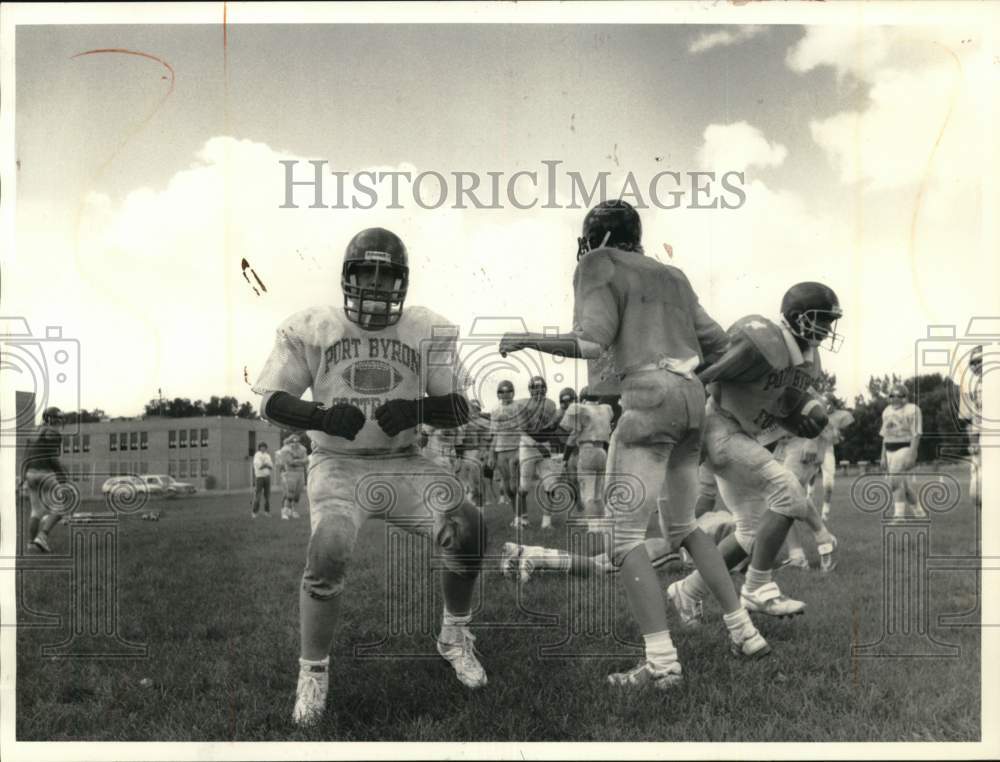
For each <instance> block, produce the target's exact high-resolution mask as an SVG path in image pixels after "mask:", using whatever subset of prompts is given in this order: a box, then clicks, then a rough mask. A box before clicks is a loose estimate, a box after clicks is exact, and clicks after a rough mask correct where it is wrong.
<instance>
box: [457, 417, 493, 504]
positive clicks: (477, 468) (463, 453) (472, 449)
mask: <svg viewBox="0 0 1000 762" xmlns="http://www.w3.org/2000/svg"><path fill="white" fill-rule="evenodd" d="M469 410H470V413H469V422H468V423H466V424H465V426H463V427H462V430H461V432H460V434H459V436H458V438H457V440H456V441H458V442H459V445H458V446H457V451H458V458H459V461H458V478H459V481H461V482H462V485H463V486H464V487H465V494H466V495H467V496H468V497H469V499H470V500H472V502H473V503H474V504H475V505H477V506H479V507H482V505H483V462H484V461H485V459H486V454H487V451H488V449H489V445H490V420H489V418H488V417H486V416H485V415H484V414H483V412H482V406H481V405H480V404H479V402H478V400H470V402H469Z"/></svg>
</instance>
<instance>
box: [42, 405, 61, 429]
mask: <svg viewBox="0 0 1000 762" xmlns="http://www.w3.org/2000/svg"><path fill="white" fill-rule="evenodd" d="M42 423H44V424H45V425H46V426H62V424H63V413H62V410H60V409H59V408H57V407H47V408H45V410H43V411H42Z"/></svg>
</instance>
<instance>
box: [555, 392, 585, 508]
mask: <svg viewBox="0 0 1000 762" xmlns="http://www.w3.org/2000/svg"><path fill="white" fill-rule="evenodd" d="M576 401H577V397H576V390H575V389H574V388H573V387H571V386H567V387H566V388H564V389H563V390H562V391H561V392H559V409H560V410H562V412H563V420H565V416H566V411H567V410H569V408H570V407H571V406H572V405H574V404H575V403H576ZM559 426H560V428H562V429H565V428H566V427H565V426H563V425H562V423H561V422H560V424H559ZM578 456H579V453H578V452H577V448H576V432H575V431H569V432H568V434H567V435H566V437H565V439H564V441H563V447H562V458H563V464H564V469H565V470H564V479H565V480H566V484H568V485H569V487H570V489H571V490H572V491H573V502H574V508H576V509H577V510H583V504H582V503H581V502H580V483H579V482H578V481H577V475H576V464H577V458H578Z"/></svg>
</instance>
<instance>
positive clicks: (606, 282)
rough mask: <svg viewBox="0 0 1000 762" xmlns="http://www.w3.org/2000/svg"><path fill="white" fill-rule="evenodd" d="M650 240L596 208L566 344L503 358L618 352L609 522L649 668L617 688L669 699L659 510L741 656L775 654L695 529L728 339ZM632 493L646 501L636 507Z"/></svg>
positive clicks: (522, 341)
mask: <svg viewBox="0 0 1000 762" xmlns="http://www.w3.org/2000/svg"><path fill="white" fill-rule="evenodd" d="M641 237H642V225H641V222H640V219H639V214H638V213H637V212H636V211H635V209H634V208H632V206H630V205H629V204H627V203H625V202H624V201H620V200H618V201H606V202H602V203H601V204H599V205H597V206H596V207H595V208H593V209H591V210H590V211H589V212H588V213H587V215H586V217H585V218H584V222H583V234H582V236H581V237H580V239H579V241H578V243H579V248H578V252H577V260H578V263H577V267H576V272H575V273H574V275H573V286H574V292H575V293H574V296H575V302H574V330H573V331H571V332H570V333H568V334H564V335H562V336H547V335H545V334H538V333H529V334H507V335H505V336H504V337H503V339H502V340H501V343H500V352H501V354H506V353H508V352H514V351H517V350H520V349H535V350H537V351H542V352H549V353H552V354H556V355H562V356H564V357H577V358H579V357H582V358H586V359H597V358H599V357H601V355H602V354H603V353H605V352H609V354H610V357H612V358H613V365H614V372H615V373H617V375H618V377H619V378H620V380H621V386H620V389H621V407H622V415H621V418H620V420H619V421H618V425H617V426H616V427H615V430H614V433H613V434H612V438H611V447H610V450H609V452H608V465H607V484H606V487H605V490H606V493H607V497H606V500H605V511H606V513H607V515H609V516H610V518H611V520H612V521H613V523H614V531H613V533H612V538H613V540H612V542H613V544H612V547H611V548H610V555H611V559H612V562H613V563H614V564H615V566H618V567H620V572H621V579H622V582H623V584H624V586H625V591H626V595H627V598H628V601H629V607H630V609H631V611H632V615H633V616H634V617H635V619H636V620H637V622H638V625H639V630H640V632H641V633H642V635H643V639H644V641H645V658H644V659H643V661H642V662H641V663H640V664H639V665H638V666H636V667H635V668H633V669H631V670H629V671H627V672H622V673H616V674H613V675H610V676H609V678H608V680H609V682H610V683H611V684H612V685H616V686H621V687H626V688H634V687H641V686H645V685H650V686H653V687H656V688H659V689H669V688H670V687H672V686H674V685H676V684H678V683H679V682H681V680H682V677H681V673H682V670H681V664H680V661H679V660H678V655H677V650H676V649H675V647H674V644H673V640H672V639H671V636H670V630H669V627H668V623H667V611H666V606H665V604H664V601H663V594H662V591H661V590H660V584H659V578H658V577H657V575H656V571H655V570H654V569H653V565H652V564H651V563H650V558H649V553H648V551H647V550H646V546H645V544H644V543H643V540H644V539H645V535H646V529H647V526H648V524H649V519H650V517H651V515H652V513H653V511H654V510H659V512H660V515H661V517H662V525H663V528H664V529H666V534H665V537H666V539H667V542H668V543H669V544H670V547H671V549H672V550H676V549H677V548H679V547H684V548H686V549H687V551H688V552H689V553H690V554H691V556H692V558H693V559H694V561H695V563H696V564H697V566H698V568H699V569H701V571H702V574H704V575H705V578H706V579H707V580H708V582H709V585H710V587H711V589H712V592H713V593H715V595H716V597H717V598H718V599H719V602H720V604H721V606H722V610H723V612H724V621H725V623H726V626H727V628H728V630H729V637H730V640H731V643H732V648H733V650H734V652H736V653H739V654H743V655H746V656H758V655H763V654H765V653H767V652H768V651H769V650H770V649H769V646H768V645H767V642H766V641H765V640H764V638H763V637H762V636H761V635H760V633H758V632H757V629H756V627H755V626H754V624H753V622H752V621H751V620H750V617H749V615H748V614H747V612H746V611H745V610H744V609H743V607H742V606H740V602H739V599H738V597H737V595H736V591H735V589H734V587H733V583H732V580H731V578H730V576H729V572H728V570H727V569H726V566H725V563H724V562H723V560H722V557H721V555H720V554H719V551H718V549H717V548H716V546H715V544H714V543H712V541H711V540H710V539H709V538H708V537H707V536H706V535H705V534H704V533H703V532H702V531H701V530H700V529H698V525H697V523H696V522H695V518H694V503H695V497H696V491H697V485H698V463H699V460H700V457H699V456H700V450H701V427H702V420H703V418H704V412H705V390H704V387H703V386H702V384H701V381H699V380H698V377H697V376H696V375H695V369H696V368H697V367H698V366H699V365H700V364H701V363H702V362H703V360H708V361H712V360H716V359H717V358H718V357H720V356H721V355H722V354H723V352H724V351H725V349H726V346H727V343H728V342H727V337H726V334H725V332H724V331H723V330H722V329H721V328H720V327H719V325H718V323H716V322H715V321H714V320H712V318H710V317H709V316H708V314H707V313H706V312H705V310H704V309H703V308H702V306H701V305H700V303H699V302H698V297H697V295H696V294H695V292H694V289H693V288H692V287H691V284H690V283H689V281H688V279H687V277H686V276H685V275H684V273H683V272H682V271H681V270H679V269H678V268H676V267H672V266H670V265H665V264H662V263H660V262H658V261H656V260H655V259H653V258H652V257H647V256H645V254H644V251H643V248H642V243H641ZM613 480H615V481H617V480H622V481H623V482H624V483H625V487H626V489H625V490H621V489H618V488H617V487H616V484H615V481H613ZM629 486H633V489H632V490H628V487H629ZM626 491H630V492H631V493H632V496H633V497H634V498H635V499H634V500H628V499H627V498H628V496H627V495H623V493H624V492H626ZM613 496H616V497H615V499H612V497H613ZM633 502H634V503H635V504H634V505H633V504H631V503H633Z"/></svg>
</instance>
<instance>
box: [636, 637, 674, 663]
mask: <svg viewBox="0 0 1000 762" xmlns="http://www.w3.org/2000/svg"><path fill="white" fill-rule="evenodd" d="M642 639H643V640H644V641H646V661H648V662H649V663H650V665H652V667H653V669H657V670H660V669H666V668H667V667H669V666H670V665H671V664H676V663H677V649H676V648H674V641H673V640H671V639H670V631H669V630H663V631H662V632H654V633H651V634H649V635H643V636H642Z"/></svg>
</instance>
